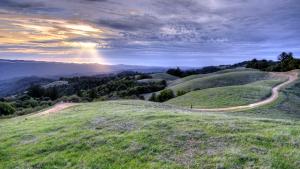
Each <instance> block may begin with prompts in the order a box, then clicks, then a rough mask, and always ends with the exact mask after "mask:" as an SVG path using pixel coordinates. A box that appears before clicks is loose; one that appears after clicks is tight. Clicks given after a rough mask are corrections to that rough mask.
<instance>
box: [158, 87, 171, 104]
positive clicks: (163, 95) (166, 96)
mask: <svg viewBox="0 0 300 169" xmlns="http://www.w3.org/2000/svg"><path fill="white" fill-rule="evenodd" d="M174 97H175V95H174V92H173V90H171V89H165V90H163V91H162V92H160V94H159V95H158V96H157V101H158V102H164V101H167V100H170V99H172V98H174Z"/></svg>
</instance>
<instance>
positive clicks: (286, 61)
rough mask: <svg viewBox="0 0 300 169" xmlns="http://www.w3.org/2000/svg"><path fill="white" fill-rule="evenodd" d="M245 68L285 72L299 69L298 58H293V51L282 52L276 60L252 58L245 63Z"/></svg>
mask: <svg viewBox="0 0 300 169" xmlns="http://www.w3.org/2000/svg"><path fill="white" fill-rule="evenodd" d="M246 67H247V68H253V69H259V70H262V71H276V72H285V71H290V70H294V69H300V60H299V59H296V58H294V56H293V53H286V52H283V53H281V54H280V55H279V56H278V61H277V62H274V61H271V60H265V59H263V60H257V59H253V60H251V61H250V62H248V64H247V65H246Z"/></svg>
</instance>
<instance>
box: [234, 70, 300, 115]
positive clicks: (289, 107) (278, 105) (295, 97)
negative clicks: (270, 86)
mask: <svg viewBox="0 0 300 169" xmlns="http://www.w3.org/2000/svg"><path fill="white" fill-rule="evenodd" d="M299 72H300V71H299ZM232 115H242V116H250V117H266V118H275V119H291V120H295V119H300V80H297V81H296V82H295V83H294V84H292V85H290V86H288V87H287V88H285V89H283V90H282V92H281V93H280V97H279V99H278V100H277V101H276V102H274V103H272V104H270V105H266V106H263V107H260V108H256V109H252V110H248V111H243V112H236V113H232Z"/></svg>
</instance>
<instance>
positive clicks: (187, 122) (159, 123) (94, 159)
mask: <svg viewBox="0 0 300 169" xmlns="http://www.w3.org/2000/svg"><path fill="white" fill-rule="evenodd" d="M0 133H1V135H0V168H5V169H6V168H46V169H47V168H49V169H50V168H51V169H52V168H114V169H119V168H131V169H133V168H138V169H139V168H228V169H229V168H275V169H276V168H278V169H285V168H286V169H293V168H295V169H297V168H299V167H300V163H299V159H300V146H299V145H300V122H293V121H288V120H272V119H260V118H247V117H237V116H231V115H224V114H217V113H216V114H211V113H196V112H190V111H185V110H180V109H176V108H173V107H170V106H167V105H163V104H156V103H150V102H143V101H110V102H95V103H86V104H81V105H79V106H77V107H73V108H69V109H67V110H64V111H62V112H60V113H57V114H52V115H50V116H44V117H30V116H23V117H17V118H13V119H2V120H0Z"/></svg>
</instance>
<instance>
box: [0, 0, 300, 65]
mask: <svg viewBox="0 0 300 169" xmlns="http://www.w3.org/2000/svg"><path fill="white" fill-rule="evenodd" d="M299 18H300V3H299V2H298V1H297V0H189V1H182V0H168V1H166V0H139V1H136V0H122V1H119V0H72V1H69V0H51V1H46V0H22V1H19V0H1V1H0V58H2V59H34V60H46V61H65V62H97V63H104V64H120V63H123V64H139V65H163V66H177V65H179V66H204V65H211V64H214V65H217V64H226V63H234V62H237V61H242V60H245V59H251V58H253V57H256V58H268V59H275V58H276V56H277V55H278V54H279V53H280V52H282V51H291V52H294V53H295V54H296V55H297V54H299V53H300V43H299V42H300V36H299V33H300V29H299V26H300V19H299Z"/></svg>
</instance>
